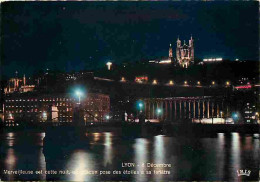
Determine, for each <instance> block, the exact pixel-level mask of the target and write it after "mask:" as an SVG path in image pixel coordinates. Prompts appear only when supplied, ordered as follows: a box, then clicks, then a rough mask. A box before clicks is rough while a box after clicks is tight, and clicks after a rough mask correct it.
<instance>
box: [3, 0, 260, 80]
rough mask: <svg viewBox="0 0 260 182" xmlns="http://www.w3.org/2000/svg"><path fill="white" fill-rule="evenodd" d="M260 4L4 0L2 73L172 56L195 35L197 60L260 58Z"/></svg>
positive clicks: (251, 2) (68, 67) (86, 67)
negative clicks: (179, 42)
mask: <svg viewBox="0 0 260 182" xmlns="http://www.w3.org/2000/svg"><path fill="white" fill-rule="evenodd" d="M258 7H259V2H257V1H250V2H241V1H239V2H234V1H228V2H224V1H223V2H215V1H214V2H168V1H167V2H4V3H1V19H2V25H1V33H2V36H1V41H2V42H1V45H2V49H1V50H2V51H1V68H2V75H3V76H6V77H11V76H14V74H15V71H18V72H19V74H20V76H21V75H22V74H26V75H31V74H33V73H34V71H38V70H39V69H46V68H49V69H55V68H57V69H60V70H63V71H73V70H75V71H78V70H83V69H95V68H98V67H101V66H105V63H106V62H107V61H111V62H114V63H119V64H120V63H122V62H131V61H133V62H134V61H138V60H143V59H152V58H156V57H162V56H168V50H169V44H170V43H171V44H172V47H173V55H174V57H175V49H176V40H177V38H178V36H179V38H180V39H181V40H182V41H183V40H186V42H187V43H188V40H189V38H190V36H191V34H192V37H193V38H194V45H195V51H194V52H195V58H201V59H203V58H207V57H223V58H225V59H231V60H234V59H236V58H238V59H240V60H244V59H246V60H258V59H259V58H258V53H259V29H258V28H259V9H258Z"/></svg>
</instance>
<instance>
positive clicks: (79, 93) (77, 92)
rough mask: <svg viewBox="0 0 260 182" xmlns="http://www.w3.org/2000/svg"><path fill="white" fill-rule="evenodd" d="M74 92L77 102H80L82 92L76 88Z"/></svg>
mask: <svg viewBox="0 0 260 182" xmlns="http://www.w3.org/2000/svg"><path fill="white" fill-rule="evenodd" d="M75 94H76V96H77V97H78V98H79V104H80V98H81V97H82V96H83V92H82V91H81V90H79V89H78V90H76V91H75Z"/></svg>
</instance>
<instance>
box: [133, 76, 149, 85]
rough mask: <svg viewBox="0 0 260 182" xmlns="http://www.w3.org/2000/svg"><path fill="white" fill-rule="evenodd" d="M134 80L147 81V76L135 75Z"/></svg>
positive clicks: (138, 81)
mask: <svg viewBox="0 0 260 182" xmlns="http://www.w3.org/2000/svg"><path fill="white" fill-rule="evenodd" d="M135 82H137V83H143V82H148V77H147V76H137V77H135Z"/></svg>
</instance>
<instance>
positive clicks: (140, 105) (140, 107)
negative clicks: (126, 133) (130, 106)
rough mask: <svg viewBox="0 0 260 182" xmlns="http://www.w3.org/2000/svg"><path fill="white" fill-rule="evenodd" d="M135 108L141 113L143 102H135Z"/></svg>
mask: <svg viewBox="0 0 260 182" xmlns="http://www.w3.org/2000/svg"><path fill="white" fill-rule="evenodd" d="M137 107H138V109H139V110H140V111H142V109H143V107H144V103H143V101H138V102H137Z"/></svg>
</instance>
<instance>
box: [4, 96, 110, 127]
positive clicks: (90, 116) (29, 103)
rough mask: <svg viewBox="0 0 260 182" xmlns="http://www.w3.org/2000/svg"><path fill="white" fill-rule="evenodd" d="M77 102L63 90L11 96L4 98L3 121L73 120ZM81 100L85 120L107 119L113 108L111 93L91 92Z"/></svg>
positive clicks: (9, 122) (7, 122)
mask: <svg viewBox="0 0 260 182" xmlns="http://www.w3.org/2000/svg"><path fill="white" fill-rule="evenodd" d="M77 103H78V99H77V98H75V97H72V96H70V95H64V94H59V95H39V96H23V94H19V95H17V96H10V97H7V98H6V99H5V102H4V121H5V123H6V124H7V125H8V124H13V123H14V121H29V122H45V121H50V120H52V121H56V122H72V116H73V109H74V107H75V105H76V104H77ZM81 104H82V105H83V108H84V120H85V122H96V121H105V120H106V116H107V115H108V114H109V112H110V98H109V96H108V95H104V94H96V93H88V94H87V97H86V98H82V99H81ZM50 115H52V116H50ZM53 116H56V117H55V118H53ZM50 118H51V119H50Z"/></svg>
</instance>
